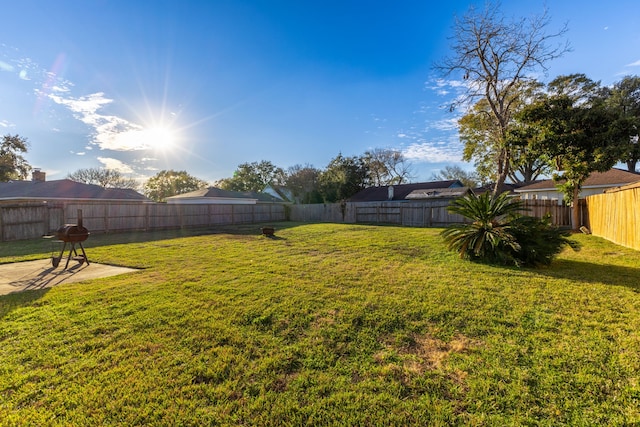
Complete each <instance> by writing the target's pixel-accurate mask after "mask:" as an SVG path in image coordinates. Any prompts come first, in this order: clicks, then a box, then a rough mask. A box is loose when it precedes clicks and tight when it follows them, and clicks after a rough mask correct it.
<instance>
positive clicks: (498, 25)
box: [436, 3, 568, 195]
mask: <svg viewBox="0 0 640 427" xmlns="http://www.w3.org/2000/svg"><path fill="white" fill-rule="evenodd" d="M549 22H550V20H549V16H548V15H547V12H546V11H545V12H544V13H543V14H542V15H540V16H535V17H532V18H523V19H520V20H512V21H508V20H506V19H505V17H504V15H503V14H502V13H501V12H500V9H499V5H498V4H495V3H489V4H487V5H486V6H485V8H484V10H482V11H477V10H476V9H474V8H471V9H470V11H469V13H467V14H466V15H464V16H463V17H462V18H461V19H458V20H456V22H455V24H454V28H453V31H454V33H453V37H452V39H453V45H452V53H451V55H450V56H449V57H446V58H445V59H444V60H442V61H441V62H440V63H438V64H436V69H438V70H440V71H441V72H443V74H444V75H445V76H446V77H451V76H455V77H458V76H459V77H462V78H463V79H464V80H465V81H466V82H467V85H466V88H467V89H466V93H465V96H464V97H462V98H459V100H458V101H457V102H455V103H454V104H453V105H452V108H455V107H456V106H457V105H458V104H459V103H468V102H470V101H474V100H477V99H484V100H485V101H486V109H487V110H488V111H489V112H490V115H491V122H492V123H491V126H492V128H493V130H492V135H491V140H489V141H488V143H490V144H491V145H492V147H491V149H490V151H491V152H492V156H493V161H494V162H495V163H494V170H495V177H496V180H495V188H494V194H496V195H497V194H499V193H500V192H501V190H502V188H503V185H504V182H505V181H506V179H507V177H508V176H509V173H510V171H511V165H512V161H511V160H512V156H513V150H512V147H511V145H510V142H509V141H508V138H507V131H508V129H509V124H510V122H511V118H512V116H513V114H514V111H515V108H516V107H517V105H518V102H519V99H518V91H517V90H516V88H517V86H518V85H519V84H520V83H521V82H522V81H525V80H528V79H529V76H530V75H531V74H532V72H533V71H538V70H540V69H542V70H543V71H546V67H545V64H546V63H547V62H548V61H550V60H552V59H554V58H557V57H559V56H561V55H562V54H563V53H564V52H566V51H567V50H568V46H567V45H566V44H558V45H554V46H552V45H550V42H551V41H552V40H553V39H554V38H556V37H560V36H562V35H563V34H564V33H565V32H566V27H563V28H561V29H560V30H559V31H557V32H553V33H547V31H546V30H547V27H548V25H549Z"/></svg>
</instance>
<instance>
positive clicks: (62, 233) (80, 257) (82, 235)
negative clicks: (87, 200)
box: [51, 209, 89, 269]
mask: <svg viewBox="0 0 640 427" xmlns="http://www.w3.org/2000/svg"><path fill="white" fill-rule="evenodd" d="M54 237H55V238H56V239H57V240H59V241H60V242H63V245H62V249H60V254H59V255H58V256H57V257H56V256H52V257H51V263H52V264H53V267H54V268H55V267H57V266H58V265H59V264H60V260H62V256H63V255H64V251H65V249H66V248H67V243H69V245H70V247H69V255H68V256H67V263H66V265H65V266H64V268H65V269H66V268H67V267H68V266H69V261H71V259H73V260H75V261H78V262H80V264H81V265H82V263H84V262H86V263H87V265H89V259H88V258H87V254H86V252H85V251H84V247H83V246H82V242H84V241H85V240H87V238H88V237H89V230H87V229H86V228H85V227H84V226H83V225H82V210H80V209H78V223H77V224H64V225H61V226H60V227H58V229H57V230H56V231H55V233H54ZM76 245H77V247H76ZM78 248H79V249H80V251H81V252H82V254H78Z"/></svg>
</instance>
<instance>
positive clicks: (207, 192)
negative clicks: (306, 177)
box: [167, 187, 282, 203]
mask: <svg viewBox="0 0 640 427" xmlns="http://www.w3.org/2000/svg"><path fill="white" fill-rule="evenodd" d="M197 198H212V199H213V198H224V199H255V200H257V201H259V202H263V203H278V202H282V200H281V199H278V198H276V197H274V196H272V195H270V194H265V193H256V192H253V191H229V190H223V189H221V188H216V187H209V188H202V189H200V190H195V191H190V192H189V193H184V194H178V195H176V196H171V197H167V200H177V199H197Z"/></svg>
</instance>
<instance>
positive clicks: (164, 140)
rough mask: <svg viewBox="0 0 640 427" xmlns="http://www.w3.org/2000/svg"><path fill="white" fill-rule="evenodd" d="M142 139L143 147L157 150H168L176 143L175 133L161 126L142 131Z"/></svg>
mask: <svg viewBox="0 0 640 427" xmlns="http://www.w3.org/2000/svg"><path fill="white" fill-rule="evenodd" d="M140 139H141V143H142V145H143V146H145V147H148V148H150V149H155V150H168V149H170V148H172V147H173V146H174V145H175V143H176V136H175V132H173V130H171V129H169V128H166V127H161V126H156V127H151V128H148V129H144V130H142V131H141V132H140Z"/></svg>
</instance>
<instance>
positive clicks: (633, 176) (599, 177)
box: [514, 168, 640, 193]
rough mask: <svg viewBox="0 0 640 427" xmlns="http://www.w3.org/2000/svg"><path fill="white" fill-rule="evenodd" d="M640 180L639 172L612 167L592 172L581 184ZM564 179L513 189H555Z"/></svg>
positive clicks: (609, 184)
mask: <svg viewBox="0 0 640 427" xmlns="http://www.w3.org/2000/svg"><path fill="white" fill-rule="evenodd" d="M637 181H640V174H639V173H635V172H629V171H625V170H622V169H617V168H613V169H610V170H608V171H606V172H593V173H591V175H589V177H588V178H587V179H586V180H585V181H584V183H583V184H582V188H600V187H602V188H608V187H619V186H621V185H626V184H630V183H633V182H637ZM563 182H564V180H560V181H557V182H556V181H554V180H552V179H546V180H544V181H538V182H535V183H533V184H530V185H525V186H524V187H520V188H518V189H516V190H514V191H515V192H516V193H526V192H528V191H549V190H552V191H557V188H556V185H557V184H561V183H563Z"/></svg>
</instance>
